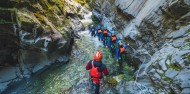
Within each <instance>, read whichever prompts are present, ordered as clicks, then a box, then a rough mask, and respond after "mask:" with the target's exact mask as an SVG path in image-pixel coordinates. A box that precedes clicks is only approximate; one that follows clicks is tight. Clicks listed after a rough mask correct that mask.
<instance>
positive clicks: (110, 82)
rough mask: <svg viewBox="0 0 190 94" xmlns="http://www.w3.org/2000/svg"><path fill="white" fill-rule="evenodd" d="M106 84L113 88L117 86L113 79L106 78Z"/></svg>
mask: <svg viewBox="0 0 190 94" xmlns="http://www.w3.org/2000/svg"><path fill="white" fill-rule="evenodd" d="M107 82H108V84H110V85H112V86H115V85H116V84H117V81H116V80H115V79H114V78H113V77H108V78H107Z"/></svg>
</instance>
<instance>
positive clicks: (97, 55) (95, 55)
mask: <svg viewBox="0 0 190 94" xmlns="http://www.w3.org/2000/svg"><path fill="white" fill-rule="evenodd" d="M94 60H95V61H101V60H102V52H100V51H98V52H96V53H95V54H94Z"/></svg>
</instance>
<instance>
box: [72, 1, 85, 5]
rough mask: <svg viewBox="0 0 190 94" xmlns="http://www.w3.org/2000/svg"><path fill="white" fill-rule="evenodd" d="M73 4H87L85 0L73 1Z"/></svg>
mask: <svg viewBox="0 0 190 94" xmlns="http://www.w3.org/2000/svg"><path fill="white" fill-rule="evenodd" d="M74 1H75V2H77V3H79V4H81V5H82V6H84V5H85V4H87V2H86V1H87V0H74Z"/></svg>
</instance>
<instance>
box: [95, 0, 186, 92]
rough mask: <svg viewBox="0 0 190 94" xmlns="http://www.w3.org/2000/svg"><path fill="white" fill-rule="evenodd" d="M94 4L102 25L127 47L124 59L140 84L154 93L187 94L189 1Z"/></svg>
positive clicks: (108, 0) (122, 0)
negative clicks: (150, 88)
mask: <svg viewBox="0 0 190 94" xmlns="http://www.w3.org/2000/svg"><path fill="white" fill-rule="evenodd" d="M93 4H94V7H95V11H94V14H95V16H96V15H98V16H97V17H98V18H101V19H102V23H103V25H105V26H107V27H108V29H109V30H110V31H111V32H116V34H117V35H118V37H120V38H122V39H123V42H124V43H129V44H130V47H129V48H128V50H127V53H128V54H127V58H128V62H130V64H131V65H132V66H135V67H136V69H137V68H138V71H137V72H136V75H137V74H138V77H137V78H138V79H137V80H138V82H139V83H141V84H144V85H146V86H149V87H151V86H154V87H155V90H156V92H163V93H172V94H173V93H177V94H179V93H182V94H189V89H190V84H189V83H188V82H190V80H189V79H190V77H189V76H188V74H189V68H190V63H189V62H190V57H189V55H190V46H189V44H190V41H189V39H190V24H189V22H190V19H189V18H190V1H189V0H106V1H104V0H95V2H94V3H93ZM98 13H99V14H98ZM100 15H101V16H100ZM185 75H186V76H185Z"/></svg>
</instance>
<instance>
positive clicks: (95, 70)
mask: <svg viewBox="0 0 190 94" xmlns="http://www.w3.org/2000/svg"><path fill="white" fill-rule="evenodd" d="M90 75H91V76H92V77H95V78H100V77H101V76H102V72H99V71H98V67H94V61H92V68H91V69H90Z"/></svg>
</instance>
